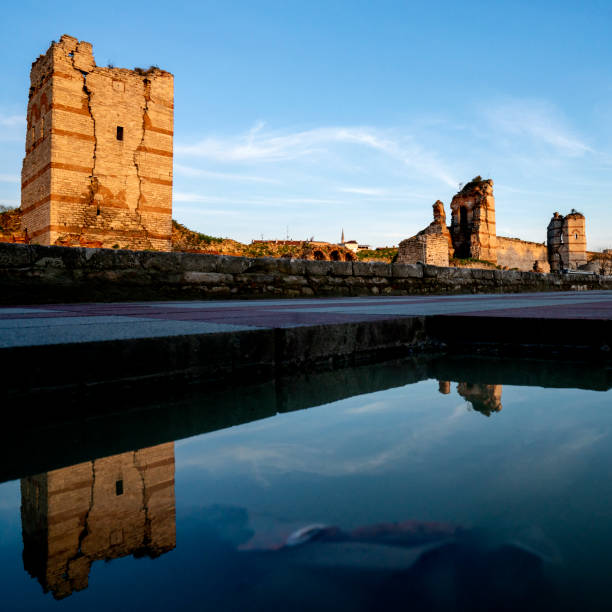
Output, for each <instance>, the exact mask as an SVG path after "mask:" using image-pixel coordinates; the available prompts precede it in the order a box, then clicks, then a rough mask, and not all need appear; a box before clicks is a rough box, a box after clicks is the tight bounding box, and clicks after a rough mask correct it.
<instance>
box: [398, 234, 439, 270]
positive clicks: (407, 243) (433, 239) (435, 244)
mask: <svg viewBox="0 0 612 612" xmlns="http://www.w3.org/2000/svg"><path fill="white" fill-rule="evenodd" d="M397 261H398V263H406V264H416V263H418V262H421V263H424V264H430V265H432V266H448V241H447V239H446V237H445V236H444V235H443V234H441V233H440V234H434V233H421V234H417V235H416V236H413V237H412V238H408V239H407V240H402V241H401V242H400V243H399V249H398V252H397Z"/></svg>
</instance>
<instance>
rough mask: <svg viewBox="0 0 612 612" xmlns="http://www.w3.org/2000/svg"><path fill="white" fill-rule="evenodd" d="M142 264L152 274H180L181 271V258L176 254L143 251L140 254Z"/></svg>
mask: <svg viewBox="0 0 612 612" xmlns="http://www.w3.org/2000/svg"><path fill="white" fill-rule="evenodd" d="M138 259H139V260H140V264H141V265H142V267H143V268H144V269H145V270H148V271H152V272H164V273H167V272H178V271H180V270H181V258H180V256H179V257H177V256H176V254H175V253H162V252H156V251H142V252H141V253H139V254H138Z"/></svg>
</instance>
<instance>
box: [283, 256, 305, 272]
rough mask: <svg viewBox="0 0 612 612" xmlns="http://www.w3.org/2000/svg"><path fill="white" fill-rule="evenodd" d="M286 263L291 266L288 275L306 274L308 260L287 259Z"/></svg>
mask: <svg viewBox="0 0 612 612" xmlns="http://www.w3.org/2000/svg"><path fill="white" fill-rule="evenodd" d="M285 262H286V263H287V264H288V265H289V271H288V274H300V275H303V274H305V273H306V260H304V259H288V260H287V259H286V260H285Z"/></svg>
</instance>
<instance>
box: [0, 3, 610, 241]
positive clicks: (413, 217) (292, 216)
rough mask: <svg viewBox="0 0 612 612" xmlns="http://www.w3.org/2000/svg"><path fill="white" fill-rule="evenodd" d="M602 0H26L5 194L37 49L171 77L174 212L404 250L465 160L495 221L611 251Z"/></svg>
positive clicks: (1, 155)
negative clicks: (484, 186)
mask: <svg viewBox="0 0 612 612" xmlns="http://www.w3.org/2000/svg"><path fill="white" fill-rule="evenodd" d="M611 27H612V2H609V1H600V2H598V1H588V0H586V1H582V2H577V1H576V2H563V1H560V0H557V1H556V2H547V1H538V2H534V1H533V0H532V1H531V2H524V1H522V0H518V1H513V2H491V0H489V1H488V2H457V1H455V2H436V1H432V2H428V3H424V2H407V1H405V2H399V1H396V2H393V1H385V0H379V1H376V2H374V1H371V2H363V1H359V0H353V1H350V2H349V1H345V2H334V1H333V0H327V1H318V0H309V1H308V2H306V1H303V0H302V1H299V2H298V1H291V0H287V1H285V2H281V1H278V2H268V1H258V0H251V1H236V2H233V1H229V0H228V1H223V2H222V1H217V2H206V1H202V2H180V1H178V2H175V3H167V2H156V1H150V2H115V1H114V0H110V1H108V2H106V3H104V4H99V3H90V4H77V5H75V4H71V3H56V2H34V1H31V0H30V1H28V0H25V1H22V2H18V3H11V4H10V5H8V6H5V7H4V8H3V20H2V23H0V62H1V65H0V68H1V71H2V75H3V81H2V83H3V86H2V88H0V204H9V205H17V204H18V203H19V173H20V168H21V159H22V157H23V147H24V135H25V107H26V103H27V91H28V86H29V80H28V79H29V68H30V64H31V62H32V61H33V60H34V59H35V58H36V57H37V56H38V55H39V54H40V53H42V52H44V51H45V50H46V49H47V47H48V46H49V43H50V41H51V40H52V39H58V38H59V36H61V34H63V33H68V34H71V35H73V36H76V37H78V38H79V39H81V40H87V41H90V42H92V43H93V46H94V55H95V57H96V61H97V63H98V64H99V65H106V64H107V63H109V62H112V63H113V64H114V65H115V66H120V67H129V68H131V67H134V66H145V67H146V66H149V65H151V64H156V65H158V66H160V67H161V68H164V69H166V70H169V71H171V72H172V73H174V75H175V141H174V145H175V158H174V217H175V218H176V219H177V220H179V221H181V222H183V223H185V224H187V225H188V226H189V227H191V228H193V229H197V230H199V231H202V232H205V233H208V234H212V235H215V236H228V237H231V238H235V239H238V240H241V241H243V242H248V241H250V240H251V239H253V238H261V236H262V235H263V236H264V238H270V239H271V238H284V237H285V236H286V235H287V228H288V233H289V235H290V237H291V238H293V239H302V238H308V237H310V236H315V238H316V239H319V240H329V241H337V240H338V239H339V236H340V231H341V228H342V227H344V230H345V234H346V238H347V239H351V238H352V239H356V240H358V241H359V242H367V243H370V244H373V245H375V246H384V245H393V244H397V243H398V242H399V241H400V240H402V239H403V238H406V237H409V236H411V235H413V234H414V233H416V232H417V231H418V230H420V229H422V227H424V226H425V225H427V224H428V223H429V222H430V220H431V204H432V203H433V202H434V201H435V200H436V199H441V200H442V201H443V202H444V203H445V205H446V206H447V214H448V205H449V204H450V200H451V199H452V196H453V194H454V193H455V192H456V191H457V189H458V186H459V183H462V182H466V181H468V180H469V179H471V178H472V177H473V176H475V175H476V174H481V175H483V176H486V177H490V178H492V179H493V180H494V181H495V196H496V208H497V229H498V234H500V235H505V236H518V237H521V238H524V239H527V240H534V241H538V242H542V241H544V240H545V237H546V225H547V223H548V220H549V218H550V216H551V215H552V213H553V212H554V211H559V212H561V213H564V212H569V210H570V209H571V208H577V209H578V210H580V211H582V212H584V214H585V215H586V216H587V239H588V247H589V248H592V249H600V248H612V205H611V204H612V36H610V30H611Z"/></svg>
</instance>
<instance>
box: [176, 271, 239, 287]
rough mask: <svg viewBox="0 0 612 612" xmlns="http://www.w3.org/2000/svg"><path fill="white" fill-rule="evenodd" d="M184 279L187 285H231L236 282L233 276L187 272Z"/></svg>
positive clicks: (217, 273)
mask: <svg viewBox="0 0 612 612" xmlns="http://www.w3.org/2000/svg"><path fill="white" fill-rule="evenodd" d="M183 278H184V279H185V282H186V283H196V284H206V285H222V284H231V283H232V282H233V280H234V277H233V276H232V275H231V274H221V273H219V272H185V273H184V274H183Z"/></svg>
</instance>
